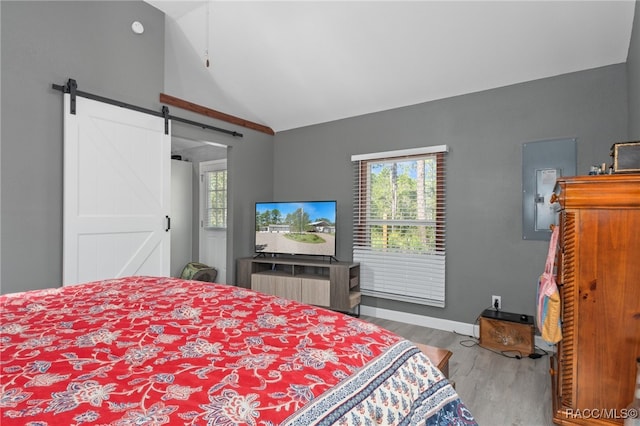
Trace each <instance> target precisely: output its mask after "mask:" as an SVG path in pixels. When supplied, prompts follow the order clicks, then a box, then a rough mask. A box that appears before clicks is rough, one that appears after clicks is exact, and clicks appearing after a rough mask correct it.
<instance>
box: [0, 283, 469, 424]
mask: <svg viewBox="0 0 640 426" xmlns="http://www.w3.org/2000/svg"><path fill="white" fill-rule="evenodd" d="M0 308H1V317H0V319H1V323H0V374H1V376H0V377H1V379H0V410H1V413H0V414H1V416H0V423H2V424H3V425H10V424H20V425H23V424H27V425H54V424H55V425H79V424H113V425H160V424H185V425H205V424H207V425H235V424H249V425H276V424H297V425H306V424H312V423H313V424H354V423H360V424H368V423H371V422H374V423H378V424H381V423H382V424H401V423H404V424H430V423H433V424H436V423H437V424H441V423H444V424H447V423H448V424H467V423H468V424H474V421H473V418H472V416H471V415H470V414H469V412H468V410H467V409H466V407H465V406H464V404H462V402H460V400H459V398H458V396H457V394H456V393H455V390H453V388H452V387H451V385H450V384H449V383H448V382H447V381H446V379H444V377H443V376H442V375H441V373H440V372H439V371H438V370H437V369H436V368H434V367H433V365H432V364H431V363H430V362H429V360H428V359H427V358H426V357H425V356H424V355H423V354H422V353H421V352H420V351H419V350H418V349H417V348H416V347H415V346H414V345H412V344H411V343H409V342H407V341H405V340H404V339H402V338H400V337H398V336H396V335H394V334H392V333H391V332H388V331H386V330H383V329H381V328H379V327H377V326H375V325H372V324H369V323H366V322H364V321H361V320H359V319H356V318H353V317H350V316H347V315H343V314H339V313H336V312H332V311H329V310H325V309H322V308H316V307H312V306H308V305H304V304H300V303H297V302H292V301H289V300H285V299H281V298H277V297H274V296H269V295H265V294H261V293H256V292H253V291H251V290H247V289H242V288H238V287H232V286H226V285H219V284H211V283H203V282H198V281H184V280H180V279H173V278H153V277H129V278H122V279H113V280H106V281H99V282H93V283H87V284H81V285H76V286H68V287H62V288H56V289H50V290H38V291H30V292H25V293H19V294H10V295H3V296H0ZM443 420H447V421H445V422H443Z"/></svg>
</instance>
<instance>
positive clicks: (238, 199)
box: [0, 0, 273, 293]
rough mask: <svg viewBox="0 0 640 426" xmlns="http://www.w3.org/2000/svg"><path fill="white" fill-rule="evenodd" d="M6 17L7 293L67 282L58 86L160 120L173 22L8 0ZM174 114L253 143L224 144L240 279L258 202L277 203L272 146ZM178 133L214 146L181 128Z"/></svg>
mask: <svg viewBox="0 0 640 426" xmlns="http://www.w3.org/2000/svg"><path fill="white" fill-rule="evenodd" d="M0 9H1V13H0V19H1V22H0V24H1V25H0V41H1V49H0V50H1V63H2V75H1V83H0V84H1V92H2V105H1V109H0V111H1V115H2V117H1V120H2V124H3V126H2V129H1V143H2V145H1V146H0V152H1V155H0V159H1V160H0V161H1V164H0V174H1V176H0V185H1V186H0V205H1V206H2V214H1V218H0V231H1V233H2V238H1V244H0V253H1V255H2V257H1V258H0V292H1V293H9V292H15V291H23V290H30V289H38V288H45V287H52V286H58V285H59V283H60V282H61V280H62V117H63V114H62V94H61V93H60V92H58V91H55V90H52V89H51V84H52V83H56V84H64V83H65V82H66V81H67V80H68V79H69V78H74V79H76V80H77V81H78V86H79V89H80V90H84V91H86V92H91V93H95V94H99V95H102V96H106V97H109V98H114V99H118V100H121V101H124V102H128V103H132V104H135V105H139V106H142V107H145V108H149V109H154V110H158V111H159V110H160V103H159V94H160V93H161V92H163V91H164V90H163V88H164V82H165V76H164V60H165V58H164V55H165V50H164V45H165V41H164V32H165V17H164V14H163V13H162V12H160V11H158V10H157V9H155V8H154V7H152V6H150V5H148V4H147V3H144V2H142V1H69V2H54V1H43V2H31V1H28V2H27V1H17V2H11V1H4V0H3V1H1V2H0ZM134 20H139V21H141V22H142V23H143V24H144V27H145V31H144V34H142V35H140V36H137V35H135V34H134V33H133V32H132V31H131V23H132V22H133V21H134ZM174 95H177V94H174ZM171 113H172V114H173V115H176V116H181V117H184V118H189V119H192V120H197V121H201V122H204V123H208V124H211V125H214V126H218V127H223V128H230V129H231V130H237V131H240V132H242V133H243V134H244V135H245V137H244V138H241V139H236V138H232V137H230V136H224V135H223V136H221V137H218V139H217V141H222V142H223V143H225V142H228V144H229V145H230V147H231V148H230V149H229V164H230V168H233V169H232V170H230V171H229V183H230V186H231V188H230V192H231V193H232V196H231V197H232V205H231V206H230V212H231V213H232V214H233V218H232V220H231V221H230V222H231V225H232V226H235V227H237V228H238V232H237V233H236V234H234V235H235V240H233V241H229V243H228V244H229V246H228V249H229V251H228V256H229V259H230V260H229V265H230V266H229V267H228V274H230V276H231V278H233V271H234V269H235V268H234V267H233V259H234V258H235V257H239V256H246V255H247V254H249V253H252V251H253V249H252V247H251V245H252V241H253V238H252V237H251V229H252V225H251V223H252V221H253V201H252V200H253V199H257V198H265V197H270V196H271V188H272V174H271V168H272V166H273V164H272V162H271V156H272V146H273V137H272V136H269V135H264V134H260V133H257V132H254V131H250V130H247V129H239V128H233V126H228V125H225V123H220V122H216V120H210V119H207V118H206V117H203V116H199V115H196V114H188V113H187V112H185V111H180V110H178V109H175V108H171ZM173 133H174V134H175V135H177V136H182V137H186V138H192V139H200V140H211V138H212V133H211V132H210V131H205V130H202V129H200V128H196V127H192V126H187V125H184V124H177V123H174V126H173ZM216 135H217V133H216ZM235 165H238V166H237V167H235ZM245 197H247V198H245Z"/></svg>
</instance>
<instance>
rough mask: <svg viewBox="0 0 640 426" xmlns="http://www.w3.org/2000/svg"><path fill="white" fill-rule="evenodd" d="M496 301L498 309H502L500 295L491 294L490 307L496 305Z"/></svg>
mask: <svg viewBox="0 0 640 426" xmlns="http://www.w3.org/2000/svg"><path fill="white" fill-rule="evenodd" d="M496 302H498V310H500V309H502V297H500V296H491V307H492V308H495V307H496Z"/></svg>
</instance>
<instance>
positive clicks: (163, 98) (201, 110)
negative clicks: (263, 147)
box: [160, 93, 275, 135]
mask: <svg viewBox="0 0 640 426" xmlns="http://www.w3.org/2000/svg"><path fill="white" fill-rule="evenodd" d="M160 102H161V103H163V104H168V105H171V106H174V107H177V108H182V109H185V110H187V111H191V112H195V113H197V114H201V115H205V116H207V117H210V118H215V119H216V120H222V121H226V122H227V123H231V124H236V125H238V126H242V127H246V128H247V129H252V130H257V131H258V132H262V133H266V134H268V135H275V132H274V131H273V129H271V128H270V127H267V126H264V125H262V124H258V123H254V122H252V121H249V120H245V119H242V118H239V117H235V116H233V115H229V114H225V113H224V112H220V111H216V110H215V109H211V108H207V107H205V106H202V105H198V104H194V103H193V102H189V101H185V100H183V99H180V98H176V97H175V96H171V95H166V94H164V93H160Z"/></svg>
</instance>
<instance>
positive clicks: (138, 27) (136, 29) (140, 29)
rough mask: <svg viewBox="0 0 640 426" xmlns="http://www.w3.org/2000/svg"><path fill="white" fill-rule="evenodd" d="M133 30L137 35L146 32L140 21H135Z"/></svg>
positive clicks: (132, 26)
mask: <svg viewBox="0 0 640 426" xmlns="http://www.w3.org/2000/svg"><path fill="white" fill-rule="evenodd" d="M131 29H132V30H133V32H134V33H136V34H142V33H143V32H144V26H143V25H142V23H141V22H140V21H133V24H131Z"/></svg>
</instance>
